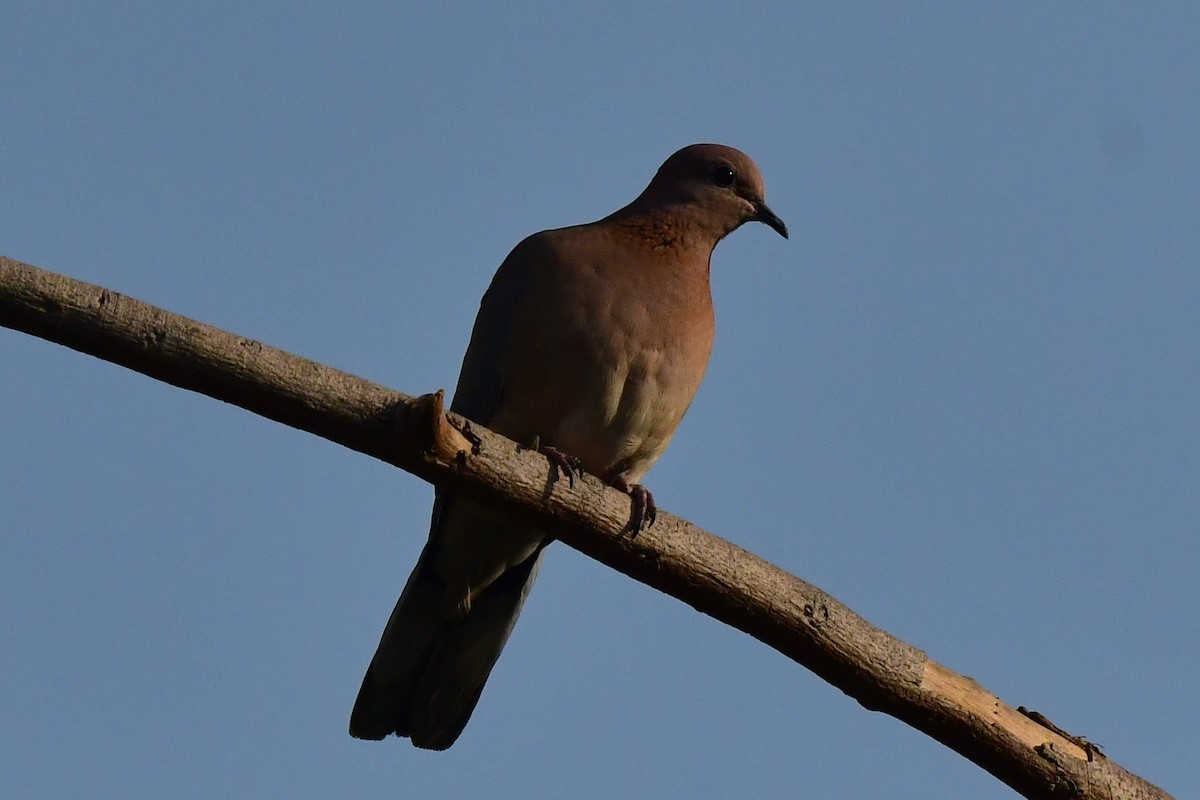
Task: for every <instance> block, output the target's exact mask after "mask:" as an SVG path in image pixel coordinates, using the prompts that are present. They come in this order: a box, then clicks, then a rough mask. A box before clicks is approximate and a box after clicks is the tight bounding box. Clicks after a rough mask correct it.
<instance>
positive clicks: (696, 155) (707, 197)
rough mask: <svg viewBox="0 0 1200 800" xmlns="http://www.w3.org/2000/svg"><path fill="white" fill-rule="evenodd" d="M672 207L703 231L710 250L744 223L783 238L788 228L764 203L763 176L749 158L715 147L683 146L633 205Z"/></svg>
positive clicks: (662, 167) (737, 151)
mask: <svg viewBox="0 0 1200 800" xmlns="http://www.w3.org/2000/svg"><path fill="white" fill-rule="evenodd" d="M635 202H637V203H639V204H646V205H647V206H659V207H663V206H666V207H671V208H673V209H675V213H679V214H685V215H686V216H687V217H688V218H689V220H690V221H691V222H692V223H693V224H697V225H700V226H702V227H704V228H705V229H707V230H708V231H709V232H711V234H712V235H713V236H714V237H715V238H714V244H715V242H716V241H719V240H720V239H721V238H722V237H724V236H726V235H727V234H729V233H731V232H733V231H734V230H736V229H737V228H738V227H739V226H741V225H742V224H744V223H746V222H761V223H763V224H764V225H767V226H768V227H770V228H771V229H772V230H774V231H775V232H776V233H778V234H779V235H780V236H782V237H783V238H785V239H786V238H787V235H788V232H787V226H786V225H784V223H783V220H781V219H780V218H779V217H778V216H776V215H775V212H773V211H772V210H771V209H770V208H768V207H767V204H766V202H765V190H764V188H763V179H762V173H760V172H759V171H758V167H757V166H756V165H755V163H754V162H753V161H751V160H750V157H749V156H748V155H746V154H745V153H743V152H742V151H741V150H737V149H735V148H732V147H726V146H725V145H720V144H693V145H688V146H687V147H685V148H683V149H682V150H680V151H678V152H676V153H675V154H674V155H672V156H671V157H670V158H668V159H667V160H666V161H665V162H663V165H662V166H661V167H659V169H658V173H657V174H656V175H655V176H654V179H653V180H652V181H650V185H649V186H647V187H646V190H645V191H644V192H642V195H641V197H639V198H638V200H637V201H635Z"/></svg>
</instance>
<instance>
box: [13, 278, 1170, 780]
mask: <svg viewBox="0 0 1200 800" xmlns="http://www.w3.org/2000/svg"><path fill="white" fill-rule="evenodd" d="M0 325H4V326H6V327H10V328H14V329H16V330H19V331H24V332H25V333H29V334H32V335H34V336H39V337H41V338H43V339H47V340H49V341H52V342H57V343H59V344H63V345H66V346H67V347H70V348H73V349H75V350H78V351H80V352H83V353H87V354H89V355H93V356H96V357H97V358H102V359H104V360H106V361H111V362H113V363H115V364H120V365H122V366H125V367H128V368H129V369H133V370H136V371H138V372H141V373H143V374H145V375H149V376H150V377H152V378H157V379H159V380H162V381H166V382H167V383H171V384H173V385H175V386H179V387H181V388H184V389H190V390H192V391H195V392H200V393H201V394H206V395H208V396H210V397H214V398H216V399H218V400H223V401H225V402H227V403H233V404H235V405H238V406H241V407H242V408H245V409H247V410H248V411H252V412H254V413H256V414H260V415H262V416H265V417H269V418H270V419H273V420H276V421H278V422H282V423H284V424H286V425H290V426H292V427H294V428H298V429H300V430H304V431H308V432H309V433H313V434H316V435H317V436H321V437H323V438H325V439H329V440H330V441H333V442H337V443H338V444H341V445H344V446H345V447H349V448H351V449H353V450H357V451H359V452H361V453H365V454H367V455H369V456H373V457H374V458H378V459H380V460H382V461H386V462H387V463H389V464H393V465H395V466H397V467H400V468H401V469H404V470H407V471H408V472H411V473H413V474H414V475H417V476H418V477H420V478H423V479H425V480H427V481H429V482H431V483H435V484H437V485H440V486H452V487H454V489H455V491H460V492H462V493H464V494H466V495H469V496H471V497H473V498H475V499H477V500H479V501H480V502H483V503H486V504H488V505H491V506H495V507H497V508H501V509H503V510H504V511H506V512H508V513H510V514H512V515H514V516H518V517H521V518H523V519H526V520H529V521H531V522H534V523H536V524H538V525H539V526H541V527H543V528H545V529H546V530H548V531H554V534H555V536H556V538H558V539H561V540H562V541H563V542H565V543H566V544H568V545H570V546H571V547H573V548H575V549H576V550H579V551H580V552H582V553H584V554H586V555H588V556H591V557H592V558H594V559H596V560H598V561H600V562H602V563H604V564H606V565H608V566H610V567H612V568H613V569H615V570H617V571H619V572H622V573H624V574H626V575H628V576H630V577H632V578H634V579H636V580H639V581H641V582H642V583H645V584H647V585H648V586H652V587H654V588H656V589H658V590H659V591H662V592H665V593H667V594H669V595H671V596H673V597H676V598H678V599H680V600H682V601H683V602H685V603H687V604H688V605H691V606H692V607H694V608H696V609H697V610H699V611H702V612H704V613H705V614H708V615H710V616H712V617H715V618H716V619H718V620H720V621H722V622H724V623H726V624H727V625H731V626H733V627H735V628H737V629H738V630H741V631H744V632H745V633H748V634H750V635H751V636H753V637H754V638H756V639H758V640H759V641H761V642H763V643H765V644H767V645H769V646H770V647H773V648H775V649H776V650H778V651H779V652H780V653H783V654H784V655H785V656H787V657H788V658H791V659H793V660H794V661H796V662H797V663H799V664H801V665H803V666H805V667H807V668H808V669H810V670H812V671H813V672H815V673H816V674H817V675H819V676H821V677H822V678H824V679H825V680H826V681H828V682H829V683H832V684H833V685H834V686H836V687H838V688H839V689H841V690H842V691H844V692H845V693H847V694H848V695H850V696H851V697H853V698H855V699H856V700H858V702H859V703H861V704H862V705H863V706H864V707H866V708H868V709H870V710H873V711H883V712H885V713H887V714H890V715H891V716H893V717H896V718H897V719H900V720H903V721H904V722H906V723H908V724H909V725H911V726H912V727H914V728H917V729H918V730H921V731H923V732H925V733H926V734H928V735H929V736H931V737H933V738H934V739H936V740H937V741H939V742H941V743H943V744H945V745H946V746H947V747H950V748H952V749H953V750H955V751H957V752H958V753H960V754H962V755H963V756H965V757H966V758H969V759H970V760H971V761H973V762H975V763H976V764H978V765H979V766H981V767H983V768H984V769H986V770H988V771H989V772H991V773H992V774H993V775H995V776H996V777H998V778H999V779H1000V780H1002V781H1004V782H1005V783H1007V784H1008V785H1009V786H1011V787H1013V788H1014V789H1015V790H1017V791H1018V792H1020V793H1021V794H1023V795H1024V796H1026V797H1030V798H1068V797H1069V798H1106V799H1107V798H1118V797H1120V798H1160V799H1161V798H1169V796H1168V795H1167V794H1166V793H1165V792H1163V791H1162V790H1161V789H1159V788H1158V787H1156V786H1154V785H1153V784H1151V783H1149V782H1147V781H1145V780H1143V779H1142V778H1140V777H1138V776H1136V775H1134V774H1132V773H1130V772H1128V771H1126V770H1125V769H1123V768H1122V767H1120V766H1119V765H1118V764H1116V763H1115V762H1113V761H1111V760H1109V759H1108V758H1106V757H1105V756H1104V755H1103V754H1101V753H1100V752H1099V751H1098V750H1097V749H1096V748H1095V747H1094V746H1093V745H1091V744H1090V743H1088V742H1086V741H1085V740H1083V739H1080V738H1078V737H1073V736H1071V735H1070V734H1067V733H1066V732H1065V731H1062V730H1061V729H1059V728H1057V727H1056V726H1055V725H1053V723H1051V722H1050V721H1049V720H1047V719H1046V718H1045V717H1044V716H1042V715H1040V714H1038V713H1036V712H1029V711H1026V710H1025V709H1024V708H1021V709H1014V708H1012V707H1011V706H1009V705H1007V704H1006V703H1004V702H1003V701H1002V700H1000V699H999V698H998V697H996V696H995V695H993V694H992V693H990V692H988V691H987V690H986V689H984V688H983V687H982V686H980V685H979V684H977V683H976V682H975V681H973V680H971V679H970V678H968V677H965V676H963V675H959V674H957V673H955V672H953V671H951V670H949V669H947V668H946V667H943V666H941V665H940V664H937V663H936V662H934V661H932V660H930V659H929V658H928V657H927V656H926V655H925V653H923V652H921V651H920V650H918V649H917V648H915V647H913V646H911V645H909V644H906V643H904V642H902V641H900V640H899V639H896V638H895V637H893V636H891V635H889V634H888V633H886V632H885V631H882V630H880V629H879V628H876V627H874V626H873V625H871V624H870V623H868V622H867V621H866V620H864V619H862V618H861V617H859V616H858V615H857V614H855V613H854V612H853V611H851V610H850V609H849V608H847V607H845V606H844V605H842V604H841V603H839V602H838V601H837V600H835V599H833V598H832V597H830V596H829V595H828V594H826V593H825V592H823V591H821V590H820V589H818V588H817V587H815V586H812V585H811V584H808V583H805V582H804V581H802V580H800V579H799V578H796V577H795V576H793V575H790V574H788V573H786V572H784V571H783V570H781V569H779V568H778V567H775V566H773V565H771V564H769V563H767V562H766V561H763V560H762V559H760V558H758V557H757V556H755V555H753V554H751V553H748V552H746V551H745V550H742V549H741V548H740V547H737V546H736V545H734V544H731V543H730V542H727V541H725V540H724V539H721V538H718V537H716V536H713V535H712V534H710V533H707V532H705V531H703V530H701V529H700V528H697V527H696V526H694V525H691V524H690V523H688V522H686V521H685V520H682V519H679V518H677V517H673V516H670V515H668V514H665V513H661V512H660V513H659V515H658V521H657V522H656V523H655V525H654V526H653V527H652V528H650V529H648V530H646V531H643V532H642V533H640V534H639V535H637V536H636V537H632V538H631V537H630V536H629V535H628V534H627V533H626V532H625V531H624V530H623V529H624V525H625V522H626V520H627V518H628V514H629V499H628V497H627V496H626V495H624V494H622V493H620V492H618V491H617V490H615V489H611V488H608V487H605V486H604V485H603V484H602V483H601V482H600V480H599V479H597V478H594V477H591V476H588V477H587V478H585V479H584V480H580V481H576V482H575V485H574V488H570V487H568V485H567V483H566V482H565V481H559V482H557V483H555V482H553V479H552V476H551V475H548V474H547V473H548V470H547V464H546V460H545V459H544V458H543V457H542V456H540V455H538V454H536V453H534V452H530V451H527V450H522V449H521V448H520V447H518V445H517V444H515V443H514V442H512V441H509V440H508V439H505V438H504V437H502V436H499V435H497V434H495V433H492V432H491V431H488V430H486V429H484V428H482V427H479V426H476V425H474V424H468V423H467V421H466V420H463V419H462V418H461V417H458V416H457V415H454V414H452V413H449V412H445V411H444V410H443V408H442V393H441V392H438V393H436V394H432V395H425V396H422V397H416V398H414V397H409V396H407V395H403V394H400V393H398V392H394V391H391V390H390V389H386V388H384V387H382V386H379V385H376V384H373V383H370V382H369V381H365V380H363V379H361V378H358V377H355V376H353V375H349V374H347V373H344V372H340V371H338V370H336V369H333V368H331V367H327V366H324V365H322V364H318V363H316V362H313V361H309V360H307V359H304V358H300V357H298V356H294V355H291V354H289V353H286V352H284V351H282V350H276V349H274V348H272V347H268V346H266V345H264V344H261V343H260V342H256V341H253V340H250V339H244V338H242V337H240V336H236V335H234V334H231V333H227V332H225V331H222V330H218V329H217V328H213V327H210V326H208V325H204V324H202V323H200V322H196V321H194V320H191V319H188V318H186V317H182V316H178V315H176V314H172V313H170V312H168V311H164V310H163V309H160V308H155V307H154V306H151V305H147V304H145V303H142V302H140V301H138V300H135V299H133V298H130V297H126V296H123V295H120V294H117V293H116V292H113V291H110V290H108V289H104V288H102V287H99V286H93V285H91V284H86V283H82V282H80V281H76V280H72V279H71V278H67V277H65V276H62V275H56V274H54V273H51V272H46V271H44V270H40V269H37V268H36V267H32V266H29V265H27V264H22V263H20V262H17V261H13V260H10V259H6V258H3V257H0Z"/></svg>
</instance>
